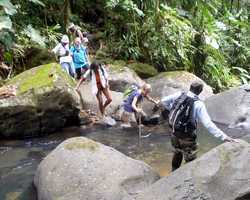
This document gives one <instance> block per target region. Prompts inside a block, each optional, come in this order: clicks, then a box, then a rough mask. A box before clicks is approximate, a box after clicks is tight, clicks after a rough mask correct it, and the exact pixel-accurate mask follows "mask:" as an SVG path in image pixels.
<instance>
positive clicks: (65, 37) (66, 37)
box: [61, 35, 69, 43]
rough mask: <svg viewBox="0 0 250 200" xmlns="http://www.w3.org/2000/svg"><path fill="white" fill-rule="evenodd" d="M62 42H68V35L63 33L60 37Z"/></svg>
mask: <svg viewBox="0 0 250 200" xmlns="http://www.w3.org/2000/svg"><path fill="white" fill-rule="evenodd" d="M61 42H62V43H69V37H68V36H67V35H63V36H62V39H61Z"/></svg>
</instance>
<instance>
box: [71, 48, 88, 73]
mask: <svg viewBox="0 0 250 200" xmlns="http://www.w3.org/2000/svg"><path fill="white" fill-rule="evenodd" d="M70 52H71V54H72V58H73V62H74V65H75V68H76V69H78V68H81V67H87V65H88V54H87V48H86V47H83V46H79V47H77V46H75V45H74V46H72V47H71V48H70Z"/></svg>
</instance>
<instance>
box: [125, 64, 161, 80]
mask: <svg viewBox="0 0 250 200" xmlns="http://www.w3.org/2000/svg"><path fill="white" fill-rule="evenodd" d="M127 66H128V67H129V68H130V69H133V70H134V71H135V72H136V73H137V74H138V75H139V76H140V77H141V78H149V77H152V76H156V75H157V74H158V71H157V70H156V69H155V68H154V67H153V66H152V65H148V64H144V63H132V64H129V65H127Z"/></svg>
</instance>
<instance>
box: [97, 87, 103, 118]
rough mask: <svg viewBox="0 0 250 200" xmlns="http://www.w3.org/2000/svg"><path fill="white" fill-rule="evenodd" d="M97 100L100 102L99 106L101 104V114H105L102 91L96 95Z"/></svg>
mask: <svg viewBox="0 0 250 200" xmlns="http://www.w3.org/2000/svg"><path fill="white" fill-rule="evenodd" d="M96 98H97V100H98V104H99V110H100V112H101V114H102V115H103V114H104V106H103V100H102V91H101V90H98V92H97V94H96Z"/></svg>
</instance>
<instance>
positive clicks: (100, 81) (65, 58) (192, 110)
mask: <svg viewBox="0 0 250 200" xmlns="http://www.w3.org/2000/svg"><path fill="white" fill-rule="evenodd" d="M69 30H70V32H71V33H72V34H74V35H75V39H74V45H73V46H72V47H71V48H69V38H68V36H65V35H64V36H63V37H62V40H61V43H60V44H58V45H57V47H56V48H55V49H53V52H55V53H56V54H57V55H59V60H60V64H61V65H62V68H63V69H64V70H65V71H66V72H67V73H69V74H70V75H71V76H74V77H76V78H77V79H79V82H78V83H77V86H76V90H77V91H79V90H80V86H81V84H82V83H83V82H84V81H85V80H86V79H87V78H88V77H89V78H90V80H91V82H92V93H93V95H95V96H96V98H97V100H98V104H99V110H100V113H101V115H102V116H103V117H105V108H106V107H107V106H108V105H109V104H110V103H111V102H112V98H111V93H110V91H109V82H108V73H107V70H106V69H105V66H104V65H103V64H101V63H100V62H98V61H94V62H92V63H91V64H90V63H89V59H88V56H87V47H86V44H87V41H88V40H87V38H86V37H85V36H84V35H83V34H82V33H81V32H80V31H78V30H76V29H75V27H74V25H73V24H71V25H70V27H69ZM80 52H81V53H80ZM60 55H62V56H60ZM65 63H66V64H65ZM69 63H70V64H69ZM72 63H73V64H72ZM75 74H77V76H75ZM202 90H203V83H202V82H199V81H197V82H193V83H192V84H191V85H190V89H189V91H188V92H177V93H175V94H172V95H169V96H165V97H163V98H162V99H161V100H157V99H154V98H152V97H150V95H149V94H150V93H151V91H152V88H151V85H150V84H147V83H145V84H143V85H142V86H140V87H139V86H137V85H133V86H131V87H130V90H129V91H128V92H127V94H126V98H125V99H124V101H123V102H122V105H121V114H120V120H121V121H122V123H123V125H124V126H125V127H126V126H127V127H129V126H134V125H135V126H141V124H144V125H148V124H150V123H151V122H152V123H151V124H157V123H158V121H159V120H153V121H150V119H149V118H148V117H147V115H146V113H145V112H144V111H143V109H142V106H141V104H142V102H143V99H144V98H145V99H147V100H148V101H150V102H152V103H153V104H155V108H156V110H157V109H159V110H161V113H162V116H163V118H164V119H166V116H167V119H168V123H169V126H170V128H171V130H172V131H171V144H172V146H173V147H174V155H173V159H172V171H174V170H176V169H177V168H179V167H180V165H181V163H182V160H183V158H184V160H185V161H186V162H190V161H192V160H194V159H195V158H196V152H197V142H196V139H197V135H196V130H197V124H198V123H199V122H200V123H202V124H203V126H204V127H205V128H207V130H208V131H209V133H211V134H212V135H213V136H214V137H216V138H219V139H221V140H222V141H227V142H235V140H234V139H233V138H231V137H229V136H228V135H226V134H225V133H224V132H223V131H222V130H220V129H219V128H218V127H217V126H216V125H215V124H214V123H213V122H212V120H211V119H210V117H209V115H208V113H207V110H206V107H205V104H204V102H203V101H201V100H200V99H199V94H200V93H201V92H202ZM102 95H104V96H105V99H106V100H105V101H103V97H102Z"/></svg>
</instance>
